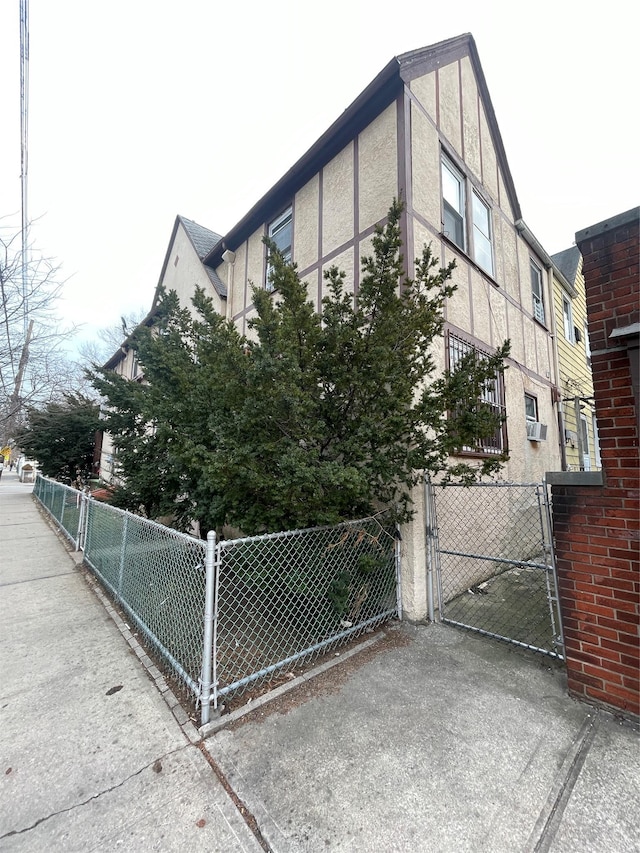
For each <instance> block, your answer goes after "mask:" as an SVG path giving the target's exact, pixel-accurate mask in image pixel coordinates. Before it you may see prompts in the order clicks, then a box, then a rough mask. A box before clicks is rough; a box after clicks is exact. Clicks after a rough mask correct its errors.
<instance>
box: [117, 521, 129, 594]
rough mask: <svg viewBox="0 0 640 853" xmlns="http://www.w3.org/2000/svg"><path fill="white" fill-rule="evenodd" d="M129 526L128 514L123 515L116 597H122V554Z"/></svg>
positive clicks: (125, 546) (124, 549) (125, 547)
mask: <svg viewBox="0 0 640 853" xmlns="http://www.w3.org/2000/svg"><path fill="white" fill-rule="evenodd" d="M128 527H129V516H128V515H125V517H124V525H123V527H122V550H121V551H120V570H119V572H118V589H117V593H118V597H119V598H122V578H123V576H124V555H125V551H126V549H127V530H128Z"/></svg>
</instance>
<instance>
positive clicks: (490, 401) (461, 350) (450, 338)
mask: <svg viewBox="0 0 640 853" xmlns="http://www.w3.org/2000/svg"><path fill="white" fill-rule="evenodd" d="M468 353H475V355H476V358H482V357H483V356H485V355H488V353H486V352H483V351H482V350H481V349H479V348H478V347H476V346H474V345H473V344H471V343H469V342H468V341H465V340H464V339H463V338H461V337H459V336H458V335H455V334H453V332H448V333H447V358H448V365H449V370H455V368H456V365H457V364H459V363H460V361H461V360H462V358H463V357H464V356H465V355H467V354H468ZM480 402H481V403H483V404H484V405H486V406H489V408H490V409H491V411H492V413H493V414H496V415H499V416H501V417H504V415H505V413H506V406H505V395H504V377H503V376H502V374H500V373H497V374H496V375H495V377H494V378H493V379H491V380H490V381H489V382H487V383H486V385H485V387H484V388H483V391H482V395H481V398H480ZM506 448H507V425H506V421H503V423H502V424H501V425H500V426H499V427H498V429H496V431H495V433H494V434H493V435H491V436H488V437H487V438H482V439H479V440H478V442H477V444H476V445H474V446H473V447H471V446H465V447H462V448H460V449H461V450H462V451H463V452H464V453H473V454H480V455H482V456H486V455H496V456H499V455H500V454H501V453H504V451H505V450H506Z"/></svg>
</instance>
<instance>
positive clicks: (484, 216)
mask: <svg viewBox="0 0 640 853" xmlns="http://www.w3.org/2000/svg"><path fill="white" fill-rule="evenodd" d="M440 162H441V167H440V173H441V181H442V233H443V234H444V236H445V237H446V238H447V239H448V240H450V241H451V243H453V244H454V246H457V247H458V248H459V249H460V250H461V251H463V252H464V253H465V254H467V255H469V257H471V258H472V260H473V261H474V262H475V263H476V264H477V265H478V266H479V267H480V269H481V270H483V271H484V272H486V273H487V275H490V276H491V277H492V278H493V277H494V275H495V260H494V252H493V220H492V210H491V205H490V204H489V203H488V202H487V201H485V199H484V198H483V196H482V195H481V193H480V192H479V191H478V190H476V188H475V187H474V186H473V184H472V183H471V181H469V179H468V178H467V177H465V175H464V174H463V172H461V171H460V169H458V168H457V167H456V166H454V165H453V163H452V162H451V160H450V159H449V157H447V155H446V154H445V153H444V151H443V152H442V155H441V161H440ZM467 208H468V209H467Z"/></svg>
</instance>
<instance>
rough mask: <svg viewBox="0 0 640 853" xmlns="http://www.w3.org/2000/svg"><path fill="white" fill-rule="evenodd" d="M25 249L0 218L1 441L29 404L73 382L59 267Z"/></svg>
mask: <svg viewBox="0 0 640 853" xmlns="http://www.w3.org/2000/svg"><path fill="white" fill-rule="evenodd" d="M24 255H25V256H26V261H24V263H23V252H22V244H21V233H20V231H17V232H16V231H15V230H11V229H9V228H8V227H3V226H2V223H1V222H0V296H1V298H2V306H1V309H0V441H3V442H6V441H7V440H8V439H10V438H11V437H12V434H13V433H14V432H15V430H16V429H17V427H18V426H19V425H20V423H21V421H22V416H23V413H24V411H25V409H26V407H27V406H39V405H43V404H45V403H47V402H49V401H51V400H54V399H56V398H57V397H59V396H60V395H61V394H62V393H63V392H65V391H69V390H70V387H72V386H73V384H74V382H73V375H74V371H73V367H72V365H71V364H70V363H69V359H68V356H67V355H66V353H65V351H64V345H65V343H66V341H67V340H68V338H69V335H70V334H72V333H73V329H69V328H63V326H62V323H61V320H60V318H59V317H58V316H57V313H56V310H57V304H58V300H59V299H60V296H61V291H62V287H63V284H64V281H62V280H61V278H60V267H59V266H56V265H54V264H53V263H52V262H51V261H49V260H48V259H46V258H43V257H41V256H38V254H37V252H35V251H34V249H33V247H29V249H28V251H27V252H25V253H24Z"/></svg>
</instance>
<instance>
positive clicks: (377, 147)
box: [358, 103, 398, 231]
mask: <svg viewBox="0 0 640 853" xmlns="http://www.w3.org/2000/svg"><path fill="white" fill-rule="evenodd" d="M396 123H397V107H396V104H395V103H393V104H391V105H390V106H388V107H387V109H386V110H385V111H384V112H383V113H382V114H381V115H379V116H378V118H376V119H375V120H374V121H373V122H372V123H371V124H370V125H369V126H368V127H367V128H366V129H365V130H364V131H363V132H362V133H361V134H360V136H359V137H358V187H359V193H358V205H359V220H360V221H359V223H358V228H359V230H360V231H364V230H365V229H366V228H369V227H370V226H371V225H373V224H374V223H375V222H378V221H379V220H381V219H382V218H383V217H385V216H386V215H387V212H388V210H389V207H390V205H391V202H392V200H393V199H394V198H395V197H396V196H397V195H398V165H397V164H398V152H397V138H398V133H397V128H396Z"/></svg>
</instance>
